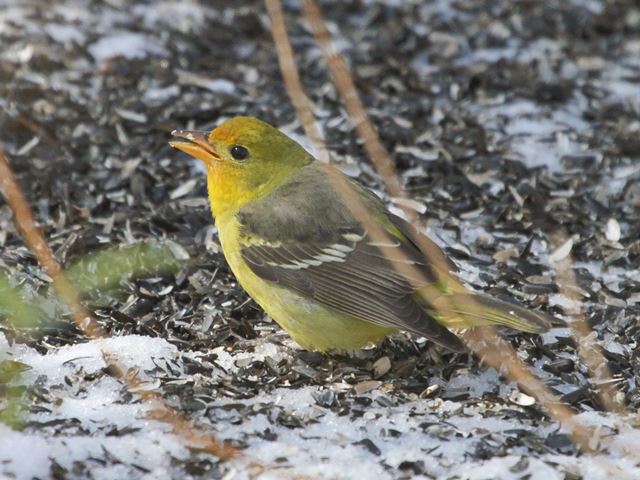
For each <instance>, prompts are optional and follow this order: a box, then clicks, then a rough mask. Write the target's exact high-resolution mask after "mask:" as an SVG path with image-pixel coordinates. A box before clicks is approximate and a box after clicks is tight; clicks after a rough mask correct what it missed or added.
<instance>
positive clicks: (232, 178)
mask: <svg viewBox="0 0 640 480" xmlns="http://www.w3.org/2000/svg"><path fill="white" fill-rule="evenodd" d="M172 134H173V135H174V136H176V137H181V138H185V139H186V140H187V141H186V142H185V141H174V142H169V144H170V145H171V146H172V147H175V148H177V149H179V150H182V151H183V152H185V153H188V154H189V155H191V156H193V157H195V158H197V159H199V160H202V161H203V162H204V163H205V165H206V167H207V183H208V187H209V198H210V200H211V210H212V212H213V214H214V215H215V216H216V217H217V216H219V215H225V214H233V213H235V212H237V211H238V209H239V208H240V207H242V206H243V205H244V204H246V203H247V202H250V201H253V200H256V199H258V198H261V197H263V196H265V195H267V194H269V192H271V191H273V189H274V188H277V187H278V185H280V184H281V183H282V182H284V180H286V179H287V178H288V177H289V176H290V175H291V174H292V173H294V172H295V171H296V170H297V169H299V168H301V167H303V166H305V165H307V164H309V163H310V162H312V161H313V157H312V156H311V155H310V154H309V153H308V152H307V151H306V150H305V149H304V148H302V147H301V146H300V145H299V144H297V143H296V142H294V141H293V140H291V139H290V138H289V137H287V136H286V135H285V134H283V133H281V132H280V131H279V130H278V129H276V128H274V127H272V126H271V125H269V124H268V123H265V122H263V121H260V120H258V119H257V118H252V117H236V118H233V119H231V120H228V121H226V122H224V123H223V124H221V125H219V126H218V127H216V128H214V129H213V130H212V131H211V133H209V134H208V135H207V133H206V132H198V131H185V130H176V131H174V132H172Z"/></svg>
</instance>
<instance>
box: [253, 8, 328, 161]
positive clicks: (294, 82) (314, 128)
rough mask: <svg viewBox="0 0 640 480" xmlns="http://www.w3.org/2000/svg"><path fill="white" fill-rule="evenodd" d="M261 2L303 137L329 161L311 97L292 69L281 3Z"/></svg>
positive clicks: (289, 44) (294, 68)
mask: <svg viewBox="0 0 640 480" xmlns="http://www.w3.org/2000/svg"><path fill="white" fill-rule="evenodd" d="M265 4H266V7H267V12H268V13H269V17H270V18H271V34H272V35H273V43H274V44H275V46H276V52H277V54H278V64H279V65H280V71H281V72H282V79H283V80H284V85H285V87H286V89H287V92H288V93H289V97H290V98H291V103H292V104H293V107H294V108H295V110H296V115H297V116H298V118H299V119H300V123H301V124H302V127H303V128H304V132H305V134H306V135H307V138H308V139H309V140H310V141H311V143H312V144H313V146H314V147H315V149H316V151H317V152H318V159H319V160H320V161H322V162H325V163H330V162H331V158H330V157H329V151H328V150H327V145H326V143H325V141H324V138H323V136H322V132H320V129H319V128H318V124H317V123H316V119H315V116H314V115H313V112H312V109H311V100H309V97H308V96H307V94H306V93H305V92H304V88H303V87H302V82H301V81H300V75H299V74H298V69H297V68H296V62H295V59H294V57H293V49H292V48H291V43H290V42H289V36H288V35H287V27H286V25H285V23H284V16H283V15H282V5H281V4H280V1H279V0H265Z"/></svg>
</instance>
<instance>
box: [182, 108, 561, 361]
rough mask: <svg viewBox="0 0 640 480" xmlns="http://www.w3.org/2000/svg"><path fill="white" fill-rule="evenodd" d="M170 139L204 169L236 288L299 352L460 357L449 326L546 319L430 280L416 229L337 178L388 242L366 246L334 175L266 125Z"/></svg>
mask: <svg viewBox="0 0 640 480" xmlns="http://www.w3.org/2000/svg"><path fill="white" fill-rule="evenodd" d="M173 135H174V136H176V137H181V138H183V139H185V140H186V141H174V142H170V143H171V145H172V146H173V147H175V148H177V149H179V150H182V151H183V152H185V153H188V154H189V155H192V156H194V157H196V158H198V159H200V160H202V161H203V162H204V163H205V165H206V169H207V179H208V182H207V183H208V190H209V199H210V201H211V212H212V213H213V216H214V218H215V224H216V226H217V228H218V232H219V238H220V243H221V245H222V250H223V251H224V255H225V257H226V259H227V261H228V262H229V265H230V267H231V270H232V271H233V273H234V274H235V276H236V278H237V280H238V282H240V284H241V285H242V286H243V287H244V288H245V290H246V291H247V292H248V293H249V295H251V297H253V298H254V300H255V301H256V302H258V304H260V306H261V307H262V308H263V309H264V310H265V311H266V312H267V313H268V314H269V315H271V317H272V318H273V319H274V320H275V321H276V322H278V323H279V324H280V325H281V326H282V327H283V328H284V329H285V330H286V331H287V332H288V333H289V334H290V335H291V337H293V339H294V340H295V341H296V342H298V343H299V344H300V345H301V346H302V347H304V348H308V349H313V350H320V351H327V350H345V349H351V348H357V347H360V346H362V345H364V344H366V343H368V342H371V341H377V340H379V339H381V338H382V337H384V336H385V335H388V334H390V333H393V332H395V331H397V330H406V331H410V332H413V333H416V334H418V335H421V336H424V337H426V338H428V339H429V340H431V341H433V342H435V343H437V344H440V345H442V346H444V347H447V348H449V349H452V350H457V351H459V350H462V349H463V345H462V342H461V341H460V339H459V338H458V337H457V336H456V335H455V334H454V333H452V332H451V331H450V330H449V328H468V327H474V326H479V325H491V324H498V325H507V326H510V327H513V328H516V329H519V330H523V331H527V332H541V331H544V330H545V329H547V328H548V326H549V320H548V318H547V317H546V316H545V315H543V314H541V313H538V312H534V311H530V310H527V309H525V308H523V307H519V306H517V305H512V304H510V303H505V302H502V301H499V300H496V299H493V298H491V297H489V296H486V295H483V294H476V293H473V292H471V291H468V290H467V289H465V288H464V287H463V286H462V285H461V284H460V282H459V281H457V280H456V279H455V278H454V277H453V276H452V275H450V274H449V272H443V271H435V270H436V267H434V264H433V262H432V261H430V259H429V258H428V256H427V254H426V253H425V252H423V251H422V250H421V248H420V247H419V246H418V243H420V242H417V241H416V240H415V239H416V238H417V237H416V235H419V234H417V233H416V231H415V230H414V229H413V227H412V226H411V225H410V224H409V223H407V222H405V221H404V220H402V219H401V218H399V217H398V216H396V215H394V214H392V213H391V212H389V211H388V210H387V209H386V207H385V205H384V203H383V202H382V201H381V200H380V199H379V198H378V197H376V196H375V195H374V194H373V193H371V192H369V191H368V190H367V189H365V188H363V187H362V186H360V185H358V184H357V183H356V182H354V181H353V180H350V179H349V180H347V179H346V177H343V178H344V179H345V180H344V184H345V185H348V188H349V189H351V190H350V191H351V192H354V193H355V194H356V195H355V196H354V197H352V200H353V198H355V199H356V201H359V202H360V205H362V206H364V208H365V209H366V212H367V213H368V217H369V218H372V219H374V221H375V222H376V228H377V227H380V228H377V229H378V230H379V231H383V232H385V234H386V235H385V236H386V238H385V239H383V240H381V239H380V238H374V235H372V233H373V232H372V231H370V230H371V228H369V229H368V228H367V222H366V221H362V219H360V220H359V219H358V218H355V216H354V214H353V212H352V209H350V208H349V206H350V205H349V203H347V201H346V200H345V195H344V194H342V195H341V194H340V193H339V191H338V189H337V188H336V182H335V181H334V180H332V172H333V176H335V174H336V172H337V170H335V169H334V168H333V167H331V166H329V165H327V164H324V163H321V162H318V161H316V160H315V159H314V158H313V156H312V155H311V154H309V153H308V152H307V151H305V150H304V148H302V147H301V146H300V145H299V144H297V143H296V142H294V141H293V140H291V139H290V138H289V137H287V136H286V135H284V134H283V133H281V132H280V131H278V130H277V129H276V128H274V127H272V126H271V125H268V124H267V123H264V122H262V121H260V120H257V119H255V118H250V117H238V118H234V119H231V120H229V121H226V122H224V123H222V124H221V125H220V126H218V127H217V128H215V129H213V130H212V131H211V133H206V132H198V131H182V130H177V131H174V132H173ZM339 175H342V173H339ZM369 225H371V223H369ZM423 239H424V240H425V241H428V242H429V245H430V248H431V247H433V248H437V247H435V244H433V242H431V241H430V240H428V239H426V237H423ZM440 253H441V252H440ZM407 265H409V266H410V267H412V268H413V270H412V271H413V272H414V273H411V272H408V271H407V269H406V268H405V267H407ZM447 265H448V267H447V268H446V270H450V269H451V270H453V269H454V268H455V267H454V266H453V264H452V263H450V264H449V263H448V264H447ZM440 270H442V268H440ZM416 271H417V272H419V274H415V272H416ZM427 289H429V293H428V294H424V293H423V292H424V291H425V290H427ZM434 292H435V295H434Z"/></svg>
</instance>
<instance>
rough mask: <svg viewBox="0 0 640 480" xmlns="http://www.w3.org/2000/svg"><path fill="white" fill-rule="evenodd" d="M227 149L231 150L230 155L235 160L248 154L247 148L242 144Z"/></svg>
mask: <svg viewBox="0 0 640 480" xmlns="http://www.w3.org/2000/svg"><path fill="white" fill-rule="evenodd" d="M229 151H230V152H231V156H232V157H233V158H235V159H236V160H244V159H245V158H247V157H248V156H249V150H247V149H246V148H245V147H243V146H242V145H234V146H233V147H231V148H230V149H229Z"/></svg>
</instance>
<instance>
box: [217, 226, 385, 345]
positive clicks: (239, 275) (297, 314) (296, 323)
mask: <svg viewBox="0 0 640 480" xmlns="http://www.w3.org/2000/svg"><path fill="white" fill-rule="evenodd" d="M216 226H217V227H218V231H219V232H220V243H221V244H222V250H223V252H224V256H225V258H226V259H227V262H228V263H229V266H230V267H231V270H232V271H233V273H234V275H235V276H236V279H237V280H238V283H240V285H242V287H243V288H244V289H245V290H246V291H247V293H248V294H249V295H250V296H251V297H252V298H253V299H254V300H255V301H256V302H257V303H258V305H260V306H261V307H262V308H263V309H264V311H265V312H267V314H269V315H270V316H271V318H273V319H274V320H275V321H276V322H278V324H279V325H280V326H281V327H282V328H284V329H285V330H286V331H287V333H288V334H289V335H291V338H293V339H294V340H295V341H296V342H297V343H298V344H300V346H302V347H303V348H306V349H310V350H319V351H322V352H325V351H327V350H348V349H352V348H359V347H361V346H363V345H365V344H366V343H368V342H377V341H378V340H380V339H381V338H383V337H385V336H386V335H389V334H391V333H393V332H394V331H396V330H395V329H393V328H387V327H382V326H379V325H375V324H372V323H370V322H365V321H362V320H359V319H357V318H355V317H352V316H349V315H344V314H341V313H339V312H336V311H334V310H331V309H329V308H326V307H323V306H322V305H320V304H318V303H316V302H315V301H314V300H311V299H308V298H305V297H302V296H301V295H298V294H297V293H295V292H293V291H291V290H289V289H287V288H284V287H280V286H278V285H277V284H275V283H273V282H269V281H266V280H263V279H261V278H260V277H258V276H257V275H256V274H254V273H253V272H252V271H251V269H250V268H249V267H247V266H246V264H245V263H244V261H243V260H242V258H241V256H240V245H239V243H238V224H237V222H236V220H235V217H233V216H230V217H227V218H219V219H217V220H216Z"/></svg>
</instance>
